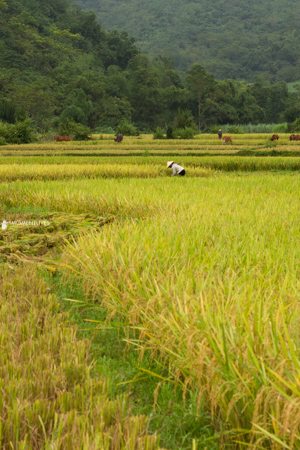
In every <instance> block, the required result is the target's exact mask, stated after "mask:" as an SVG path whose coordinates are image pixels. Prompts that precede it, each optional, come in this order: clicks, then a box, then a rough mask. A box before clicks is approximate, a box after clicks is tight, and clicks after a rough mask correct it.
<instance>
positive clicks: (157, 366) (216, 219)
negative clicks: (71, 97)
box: [0, 135, 300, 450]
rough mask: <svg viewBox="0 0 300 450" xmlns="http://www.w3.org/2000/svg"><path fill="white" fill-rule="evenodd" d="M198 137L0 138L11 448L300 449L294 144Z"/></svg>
mask: <svg viewBox="0 0 300 450" xmlns="http://www.w3.org/2000/svg"><path fill="white" fill-rule="evenodd" d="M283 138H284V139H285V141H286V144H285V145H283V144H282V145H281V144H280V143H278V144H277V145H276V148H275V151H276V152H279V151H281V150H282V148H284V149H286V148H288V152H289V154H290V153H292V152H297V151H298V150H299V148H300V143H299V144H298V143H292V144H289V143H288V142H287V139H288V137H286V136H285V137H284V136H281V135H280V140H281V139H282V141H284V139H283ZM286 138H287V139H286ZM204 139H207V140H208V137H207V136H205V137H202V136H199V138H196V139H194V140H193V141H189V142H188V143H187V142H185V143H184V144H183V143H182V142H179V141H176V142H174V143H173V142H172V143H170V142H166V143H165V142H156V141H152V140H151V139H150V138H149V137H144V136H143V137H142V139H137V138H128V147H130V146H135V149H136V151H137V152H140V154H139V155H134V156H129V155H128V154H126V152H127V151H129V150H126V147H125V145H124V146H123V143H122V144H119V145H118V144H116V143H114V142H109V140H108V139H102V140H99V141H97V143H95V144H91V143H82V144H81V143H79V144H77V143H66V144H56V143H55V144H53V145H52V144H40V145H38V144H35V145H33V146H30V145H28V146H19V147H16V148H12V147H8V146H5V147H2V148H1V155H0V183H1V184H0V212H1V217H2V220H1V223H2V230H0V259H1V261H2V269H1V280H2V282H1V290H0V292H1V294H0V298H1V308H0V314H1V319H2V320H1V325H0V342H1V353H0V358H1V363H2V364H1V372H0V383H2V389H1V391H0V400H1V401H0V405H1V407H0V411H1V416H0V417H1V422H0V423H1V427H0V442H1V447H2V448H7V449H8V448H22V449H31V448H36V449H41V448H45V449H46V448H61V449H64V448H70V449H71V448H72V449H73V448H86V449H90V448H91V449H93V448H94V449H96V448H110V449H125V448H126V449H144V448H145V449H158V448H165V449H197V448H198V449H205V448H206V449H219V448H230V449H242V448H245V447H249V448H257V449H261V448H264V449H276V450H277V449H283V448H286V449H297V448H300V432H299V425H300V383H299V374H300V357H299V354H300V353H299V349H300V335H299V330H300V323H299V317H300V294H299V288H300V279H299V267H300V253H299V245H298V244H299V237H300V221H299V217H300V196H299V193H300V177H299V168H300V165H299V161H300V158H298V157H297V156H288V157H283V156H273V155H274V149H273V148H264V149H260V148H259V147H260V145H261V146H263V145H264V144H265V143H266V136H263V137H261V136H255V137H253V136H252V135H241V136H237V137H235V136H234V139H233V140H234V144H235V141H236V140H238V139H240V140H241V141H242V140H246V139H248V141H251V140H252V141H255V142H256V140H257V141H259V140H261V143H260V141H259V142H257V143H254V142H253V145H252V144H251V145H252V147H251V148H250V147H249V144H248V143H247V144H245V146H246V145H248V150H251V151H253V152H258V151H264V152H269V156H246V157H245V156H238V155H233V154H226V155H224V154H221V153H220V154H215V155H206V156H188V155H187V152H190V151H191V152H199V154H200V152H201V151H203V152H207V151H210V152H215V148H212V147H213V146H214V147H216V148H219V147H220V151H222V152H224V151H226V152H228V153H232V152H233V151H238V150H237V149H236V150H232V149H231V148H230V149H228V147H226V150H224V148H223V147H222V146H220V145H219V144H218V143H217V144H210V143H209V142H206V141H205V143H204V144H202V145H207V149H204V150H203V149H202V150H200V149H199V147H200V142H201V143H202V141H203V142H204ZM211 139H212V142H214V141H215V137H211ZM126 140H127V139H126V138H125V142H124V144H126ZM106 141H107V142H106ZM198 141H199V142H198ZM129 142H130V143H131V144H129ZM141 142H142V143H143V145H144V142H148V146H149V150H148V154H146V155H145V154H144V153H145V149H144V147H142V145H141V144H140V143H141ZM139 144H140V145H139ZM159 144H160V145H169V146H171V145H173V144H174V147H173V149H174V151H173V154H171V155H169V154H167V155H166V156H165V155H161V156H155V155H154V154H153V153H154V149H155V148H156V145H157V146H158V145H159ZM175 144H177V145H178V146H177V147H176V145H175ZM194 144H195V147H194ZM47 145H48V147H47V148H46V146H47ZM126 145H127V144H126ZM181 145H182V146H184V145H188V146H189V145H190V146H191V149H187V148H186V149H185V150H184V149H181V150H180V151H182V152H185V153H184V154H182V155H178V154H177V152H178V148H179V147H180V146H181ZM240 145H241V146H243V144H240ZM51 146H52V147H51ZM50 147H51V148H50ZM96 147H98V150H95V148H96ZM232 147H233V148H234V145H233V146H232ZM80 148H82V149H84V152H85V151H87V152H90V153H93V155H92V156H87V155H86V156H78V155H77V156H67V153H70V154H72V155H73V154H74V152H76V151H78V152H79V151H80ZM74 149H77V150H74ZM116 149H117V150H116ZM280 149H281V150H280ZM97 151H98V152H99V154H100V152H108V153H110V156H103V155H101V156H96V154H95V153H96V152H97ZM117 151H118V152H124V155H122V156H121V155H117V156H116V152H117ZM166 151H167V152H169V151H170V148H169V147H168V148H167V150H166ZM10 152H12V153H11V154H9V153H10ZM84 152H83V151H82V153H84ZM149 153H150V154H149ZM5 155H7V156H5ZM24 155H25V156H24ZM275 155H277V154H276V153H275ZM169 156H171V158H172V159H174V160H176V162H178V163H179V164H182V165H183V166H184V167H185V168H186V172H187V175H186V177H184V178H182V177H180V178H178V177H171V171H170V170H169V171H168V170H167V169H166V161H167V160H169ZM4 221H5V223H4ZM66 310H68V312H66Z"/></svg>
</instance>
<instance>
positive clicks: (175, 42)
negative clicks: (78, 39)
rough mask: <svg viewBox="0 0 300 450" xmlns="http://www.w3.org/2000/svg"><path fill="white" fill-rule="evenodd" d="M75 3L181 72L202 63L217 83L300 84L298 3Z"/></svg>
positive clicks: (286, 0) (222, 0) (285, 0)
mask: <svg viewBox="0 0 300 450" xmlns="http://www.w3.org/2000/svg"><path fill="white" fill-rule="evenodd" d="M76 2H77V3H78V4H79V5H80V6H81V7H82V8H83V9H85V10H93V11H95V12H96V14H97V17H98V20H99V22H100V23H101V25H102V26H103V27H104V28H106V29H112V28H118V29H123V30H127V31H128V33H129V34H130V35H132V36H134V37H135V38H136V40H137V44H138V46H139V47H140V48H141V50H142V51H144V52H145V53H147V54H149V55H153V54H156V55H157V54H161V55H164V56H167V57H170V58H171V59H172V60H173V61H174V62H175V67H176V69H178V70H180V71H181V72H184V71H186V70H187V69H188V68H190V67H191V65H192V64H193V63H195V62H201V64H204V66H205V68H206V69H207V70H208V71H209V72H211V73H213V74H214V75H215V76H216V77H217V78H218V79H225V78H233V79H243V80H247V81H253V80H254V79H255V77H256V76H257V75H258V74H264V75H265V77H266V78H267V79H269V80H270V81H275V80H285V81H287V82H288V81H295V80H298V79H299V74H300V51H299V48H300V30H299V22H300V2H299V1H298V0H251V1H250V0H201V1H199V0H185V1H182V0H167V1H165V2H162V1H160V0H152V1H150V2H146V1H145V0H129V1H126V2H125V1H123V2H121V1H119V0H76Z"/></svg>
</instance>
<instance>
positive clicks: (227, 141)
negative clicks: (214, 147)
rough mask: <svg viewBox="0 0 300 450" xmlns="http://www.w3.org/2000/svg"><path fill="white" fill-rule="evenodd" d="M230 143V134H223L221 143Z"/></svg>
mask: <svg viewBox="0 0 300 450" xmlns="http://www.w3.org/2000/svg"><path fill="white" fill-rule="evenodd" d="M229 143H230V144H232V139H231V137H230V136H223V144H229Z"/></svg>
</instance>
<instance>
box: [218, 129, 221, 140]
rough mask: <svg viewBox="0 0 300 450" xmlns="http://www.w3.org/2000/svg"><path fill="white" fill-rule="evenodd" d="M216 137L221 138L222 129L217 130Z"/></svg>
mask: <svg viewBox="0 0 300 450" xmlns="http://www.w3.org/2000/svg"><path fill="white" fill-rule="evenodd" d="M218 137H219V139H222V130H221V128H220V129H219V131H218Z"/></svg>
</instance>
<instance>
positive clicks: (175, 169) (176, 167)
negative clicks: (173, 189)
mask: <svg viewBox="0 0 300 450" xmlns="http://www.w3.org/2000/svg"><path fill="white" fill-rule="evenodd" d="M172 170H173V177H175V175H178V174H179V173H180V172H181V171H182V170H184V168H183V167H181V166H179V165H178V164H173V165H172Z"/></svg>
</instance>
